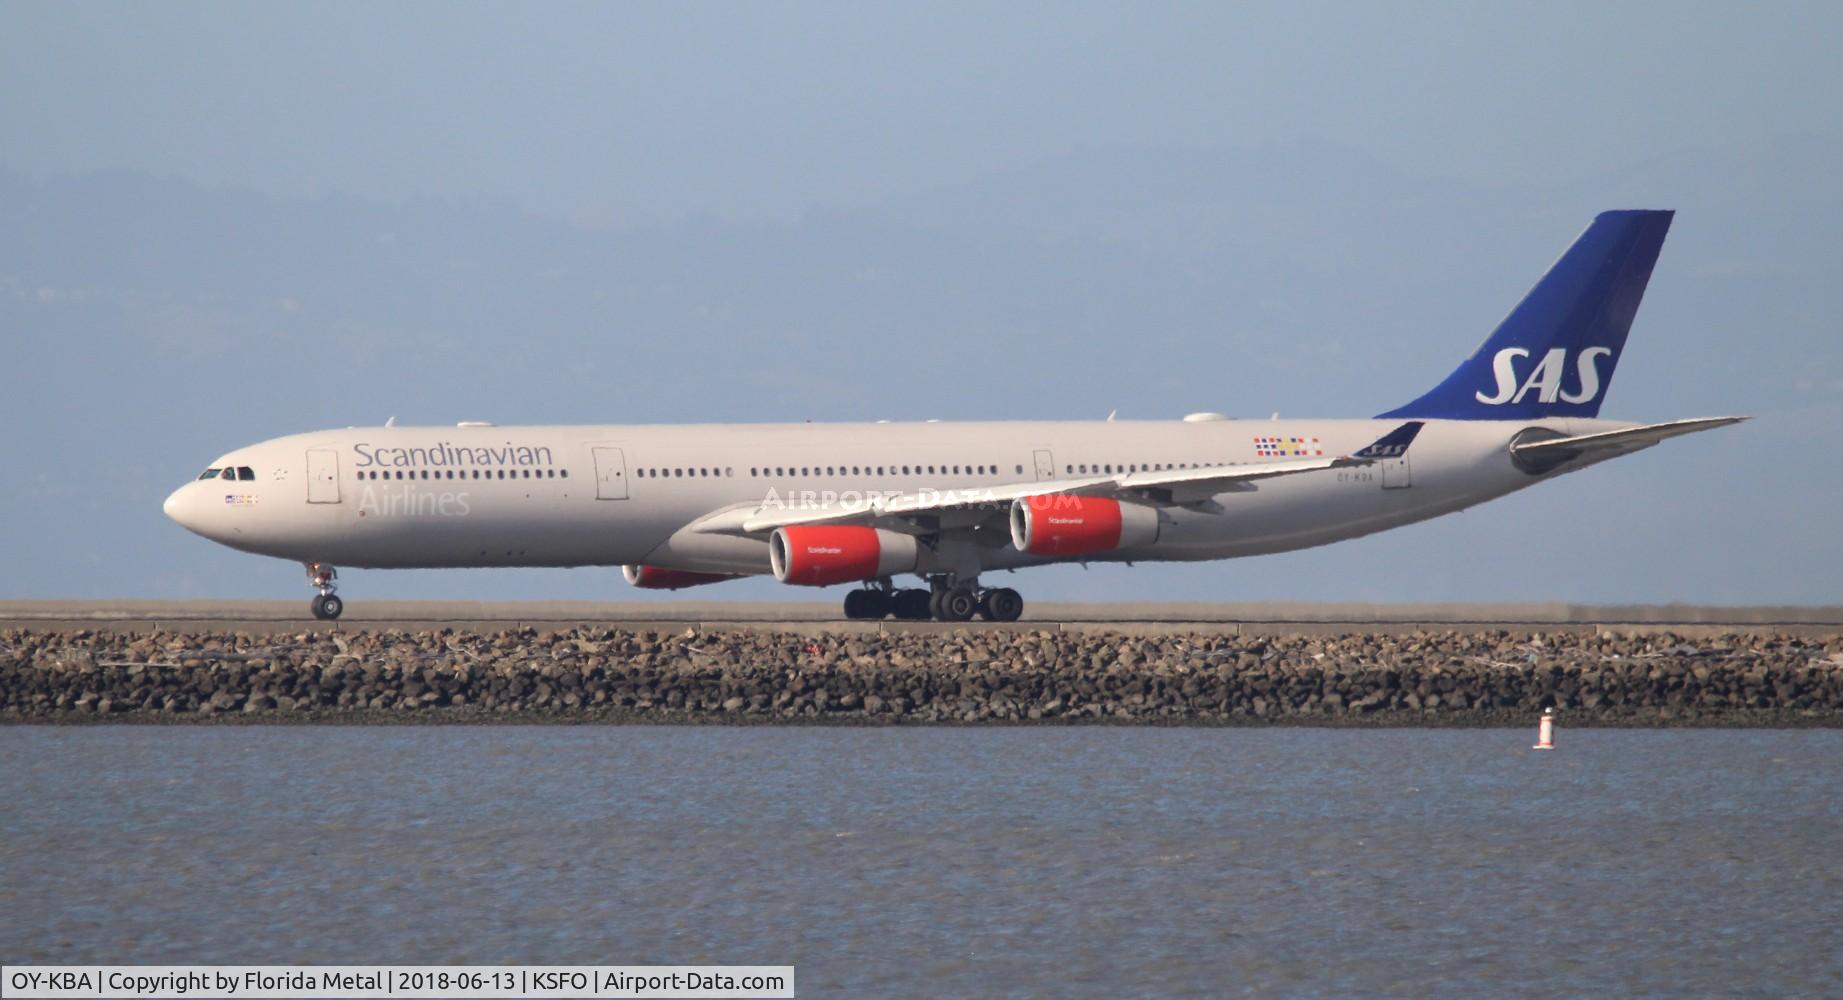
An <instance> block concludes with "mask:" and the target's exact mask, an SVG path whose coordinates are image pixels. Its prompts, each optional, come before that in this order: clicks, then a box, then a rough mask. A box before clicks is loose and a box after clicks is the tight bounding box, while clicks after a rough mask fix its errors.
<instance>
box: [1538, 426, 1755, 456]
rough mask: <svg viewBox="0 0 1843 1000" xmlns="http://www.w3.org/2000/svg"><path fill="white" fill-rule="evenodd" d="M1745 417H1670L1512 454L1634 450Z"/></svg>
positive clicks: (1545, 443)
mask: <svg viewBox="0 0 1843 1000" xmlns="http://www.w3.org/2000/svg"><path fill="white" fill-rule="evenodd" d="M1746 419H1747V418H1746V417H1696V418H1694V419H1691V420H1669V421H1665V422H1664V423H1661V424H1646V425H1644V426H1643V427H1627V428H1625V429H1623V430H1616V431H1601V432H1600V433H1598V434H1580V435H1576V436H1575V437H1563V438H1550V439H1548V440H1546V441H1525V442H1522V443H1519V444H1514V445H1511V446H1510V453H1511V454H1512V455H1515V456H1516V457H1518V458H1534V457H1538V456H1544V455H1570V454H1578V453H1582V452H1589V451H1608V450H1617V451H1631V450H1634V449H1638V448H1649V447H1650V446H1652V445H1654V444H1656V443H1658V442H1659V441H1662V440H1664V439H1665V438H1673V437H1677V436H1678V435H1682V434H1694V433H1696V432H1697V431H1706V430H1713V429H1715V428H1717V427H1726V426H1728V425H1729V424H1738V423H1740V422H1741V421H1743V420H1746Z"/></svg>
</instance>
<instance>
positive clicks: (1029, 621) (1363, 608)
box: [0, 596, 1843, 636]
mask: <svg viewBox="0 0 1843 1000" xmlns="http://www.w3.org/2000/svg"><path fill="white" fill-rule="evenodd" d="M346 607H347V610H346V614H345V616H344V617H343V618H341V619H340V620H339V621H338V622H320V621H316V620H314V619H313V618H312V617H311V616H310V615H309V614H308V611H307V602H306V600H305V599H303V600H300V601H239V600H225V599H199V600H130V599H122V600H32V601H26V600H13V601H0V629H6V628H31V629H109V630H114V631H153V630H157V629H169V630H170V629H187V630H192V631H208V630H220V631H225V630H227V631H247V632H265V633H273V632H298V631H303V630H337V631H354V630H377V629H401V630H406V631H421V630H429V629H442V628H446V629H453V630H457V631H489V630H503V629H509V628H540V629H560V628H570V627H576V626H593V625H616V624H618V625H620V626H622V627H624V628H631V629H653V630H661V631H663V630H676V631H684V630H686V629H693V630H720V629H739V630H749V631H756V630H773V631H785V632H795V633H804V634H816V633H891V632H935V631H951V630H953V629H957V628H974V629H986V630H1008V631H1017V630H1043V629H1051V630H1057V631H1084V632H1086V631H1118V632H1123V633H1128V634H1136V635H1169V634H1174V633H1178V632H1186V633H1197V632H1202V633H1222V634H1239V635H1261V634H1321V635H1322V634H1339V633H1347V632H1353V631H1363V632H1369V633H1393V632H1413V631H1417V630H1424V629H1432V630H1442V631H1445V630H1452V631H1462V632H1474V631H1484V630H1491V629H1498V628H1520V629H1528V628H1531V627H1550V628H1553V629H1555V630H1578V631H1585V632H1603V633H1607V632H1610V633H1616V634H1647V633H1654V632H1666V631H1667V632H1670V633H1672V634H1675V635H1684V636H1697V635H1717V634H1721V633H1723V632H1754V633H1759V632H1776V633H1782V634H1791V635H1812V634H1822V633H1834V632H1836V631H1837V630H1838V629H1839V628H1840V627H1843V607H1838V606H1829V607H1797V606H1747V607H1741V606H1707V605H1681V604H1667V605H1639V604H1633V605H1583V604H1569V603H1564V602H1530V603H1520V604H1482V603H1479V604H1470V603H1446V604H1362V603H1303V602H1259V603H1240V604H1226V603H1225V604H1215V603H1109V604H1077V603H1058V602H1042V603H1037V604H1032V605H1030V606H1029V607H1028V608H1027V609H1026V613H1025V618H1024V620H1023V621H1020V622H1015V623H1010V624H994V623H989V622H970V623H944V622H906V621H895V620H891V619H886V620H883V621H879V622H857V621H846V620H843V619H842V618H841V617H840V615H839V608H838V605H837V604H836V603H835V602H832V601H825V602H818V601H805V602H791V601H790V602H758V603H750V602H728V601H626V602H616V601H608V602H595V601H495V602H481V601H367V600H364V599H362V598H361V597H356V596H355V597H353V598H351V599H350V600H349V601H348V603H347V606H346Z"/></svg>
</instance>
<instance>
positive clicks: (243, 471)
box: [237, 465, 256, 483]
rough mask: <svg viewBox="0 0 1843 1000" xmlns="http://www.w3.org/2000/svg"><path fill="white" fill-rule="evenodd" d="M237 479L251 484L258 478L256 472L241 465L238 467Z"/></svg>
mask: <svg viewBox="0 0 1843 1000" xmlns="http://www.w3.org/2000/svg"><path fill="white" fill-rule="evenodd" d="M237 478H238V479H241V480H243V481H244V482H246V483H247V482H250V481H251V480H254V479H255V478H256V470H255V469H252V468H250V467H249V466H247V465H239V466H237Z"/></svg>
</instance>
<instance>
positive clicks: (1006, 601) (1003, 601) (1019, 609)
mask: <svg viewBox="0 0 1843 1000" xmlns="http://www.w3.org/2000/svg"><path fill="white" fill-rule="evenodd" d="M979 614H980V616H981V617H983V618H985V620H986V621H989V622H1014V621H1017V620H1018V619H1019V618H1021V617H1023V615H1024V598H1023V596H1022V595H1020V594H1019V593H1018V592H1017V591H1015V590H1012V589H1011V588H1010V587H1000V588H998V589H997V590H988V591H986V595H985V598H984V599H983V600H981V601H980V602H979Z"/></svg>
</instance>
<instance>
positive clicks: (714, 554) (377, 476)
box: [166, 419, 1631, 574]
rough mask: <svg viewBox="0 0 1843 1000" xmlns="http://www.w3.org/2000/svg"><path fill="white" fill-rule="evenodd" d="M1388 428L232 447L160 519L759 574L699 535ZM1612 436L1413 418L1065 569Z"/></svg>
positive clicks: (756, 433)
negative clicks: (1333, 464) (1139, 542)
mask: <svg viewBox="0 0 1843 1000" xmlns="http://www.w3.org/2000/svg"><path fill="white" fill-rule="evenodd" d="M1399 424H1400V421H1397V420H1287V421H1280V420H1272V421H1268V420H1261V421H1242V420H1226V419H1209V420H1189V421H1093V422H1088V421H1083V422H1006V423H867V424H762V425H750V424H742V425H685V426H618V425H617V426H557V427H493V426H465V425H464V426H458V427H362V428H348V429H345V430H332V431H320V432H315V433H310V434H298V435H293V436H289V437H283V438H276V439H273V440H270V441H265V442H262V443H260V444H255V445H251V446H249V447H246V448H240V449H237V450H236V451H233V452H231V453H230V454H227V455H225V456H224V457H222V458H220V459H219V460H218V461H217V462H215V463H213V466H212V467H213V468H214V469H218V468H228V469H237V468H247V469H249V470H251V471H252V472H253V476H252V477H251V478H248V479H244V478H238V479H235V480H228V479H225V478H222V477H221V476H219V477H215V478H210V479H200V480H196V481H194V482H191V483H188V484H186V485H185V486H182V487H181V488H180V489H179V490H177V491H176V492H174V494H173V495H172V496H171V497H170V498H169V499H168V500H167V503H166V510H167V513H168V514H170V515H171V516H172V517H173V518H174V519H175V520H178V521H179V522H180V523H182V524H184V525H185V526H186V527H187V528H189V529H190V530H192V531H194V532H197V533H198V534H200V535H204V536H206V537H208V538H211V539H213V540H215V541H218V542H221V543H223V544H225V545H228V546H231V547H233V548H236V549H240V550H243V551H247V552H254V553H260V554H262V555H268V556H275V557H279V558H284V559H292V560H297V561H300V562H304V563H327V564H337V565H339V566H351V567H373V568H413V567H484V566H590V565H640V564H645V565H652V566H659V567H663V568H670V569H681V570H688V571H699V572H711V573H737V574H765V573H767V572H769V556H768V545H767V543H766V541H765V540H763V539H762V538H758V537H740V536H738V535H734V534H723V533H706V532H700V531H698V530H697V529H696V525H697V524H698V522H700V521H703V520H705V519H707V518H709V517H711V516H713V515H715V514H719V513H722V512H726V511H735V510H737V509H747V510H755V509H757V508H763V507H767V508H769V509H774V508H775V507H776V505H780V506H783V507H794V508H799V507H813V506H824V505H827V504H837V503H840V502H847V503H848V502H851V498H852V497H853V496H862V495H866V494H871V493H879V492H881V493H898V492H899V493H915V492H916V491H922V490H943V491H945V490H954V491H969V490H970V491H977V490H980V489H983V488H994V487H1002V486H1008V485H1012V484H1017V483H1029V482H1037V481H1051V480H1056V479H1073V478H1081V477H1084V476H1087V475H1091V474H1100V473H1103V472H1105V473H1114V472H1116V471H1139V470H1142V469H1168V468H1173V467H1179V468H1181V467H1185V466H1191V467H1195V466H1220V465H1241V464H1257V463H1263V462H1272V461H1274V460H1276V458H1288V457H1295V456H1300V455H1311V454H1313V453H1322V454H1323V455H1327V456H1336V455H1348V454H1351V453H1352V452H1354V451H1357V450H1358V449H1361V448H1363V447H1364V446H1365V445H1367V444H1369V443H1370V442H1372V441H1374V440H1376V439H1377V438H1378V437H1379V436H1381V435H1383V434H1385V433H1387V432H1388V431H1389V430H1390V428H1392V427H1395V426H1397V425H1399ZM1628 426H1631V425H1629V424H1625V423H1618V422H1612V421H1604V420H1583V419H1544V420H1519V421H1487V420H1430V421H1427V422H1426V426H1425V428H1424V429H1423V430H1422V432H1421V434H1420V436H1419V438H1418V439H1417V440H1416V441H1415V442H1414V444H1413V446H1412V448H1411V450H1410V453H1409V455H1408V456H1407V457H1406V458H1401V459H1389V460H1383V461H1378V462H1376V463H1375V464H1371V465H1366V466H1359V467H1354V468H1338V469H1324V470H1321V471H1315V472H1310V473H1306V474H1300V475H1294V476H1288V477H1285V478H1280V479H1272V480H1263V481H1260V482H1256V483H1250V484H1245V485H1242V486H1240V487H1238V488H1236V489H1234V490H1232V491H1230V492H1225V493H1222V494H1219V495H1217V496H1215V497H1214V498H1213V499H1212V500H1211V501H1210V502H1207V503H1203V504H1195V505H1191V506H1187V507H1173V508H1169V509H1167V510H1166V511H1165V512H1164V515H1165V517H1166V521H1165V522H1164V526H1163V528H1162V530H1161V531H1160V532H1159V534H1158V538H1157V541H1156V542H1155V543H1152V544H1150V545H1146V546H1141V547H1136V548H1122V549H1118V550H1115V551H1112V552H1109V553H1105V554H1099V555H1087V556H1083V557H1082V558H1083V559H1084V560H1086V559H1096V560H1099V559H1111V560H1201V559H1225V558H1233V557H1237V556H1249V555H1259V554H1263V553H1272V552H1282V551H1287V550H1290V549H1299V548H1306V547H1309V546H1315V545H1323V544H1326V543H1328V542H1335V541H1339V540H1341V539H1346V538H1354V537H1357V536H1359V535H1366V534H1370V533H1372V532H1376V531H1381V530H1384V529H1386V528H1392V527H1396V526H1399V525H1403V524H1409V523H1412V522H1415V521H1421V520H1425V519H1427V518H1430V517H1436V516H1438V515H1441V514H1445V513H1449V512H1452V511H1455V510H1459V509H1462V508H1465V507H1469V506H1471V505H1473V504H1477V503H1480V502H1482V501H1485V500H1490V499H1493V498H1495V497H1499V496H1502V495H1504V494H1507V493H1510V492H1513V491H1515V490H1518V489H1521V488H1522V487H1525V486H1529V485H1532V484H1533V483H1536V482H1538V481H1541V480H1542V479H1546V478H1551V477H1552V476H1554V475H1557V474H1559V473H1560V472H1564V471H1571V470H1573V469H1575V468H1579V467H1582V466H1584V465H1586V464H1591V462H1592V461H1593V459H1592V458H1583V459H1581V460H1579V461H1574V462H1570V463H1567V464H1565V465H1562V466H1561V467H1560V468H1559V469H1557V470H1556V471H1554V472H1549V473H1546V474H1543V475H1532V474H1530V473H1528V472H1525V471H1522V470H1521V469H1519V468H1517V467H1516V465H1515V464H1513V463H1512V461H1511V457H1510V454H1509V451H1508V446H1509V444H1510V442H1511V440H1512V439H1513V438H1514V437H1515V436H1516V435H1518V434H1519V433H1520V432H1523V431H1525V430H1527V429H1529V428H1532V427H1541V428H1546V429H1548V430H1552V431H1555V432H1559V433H1561V434H1564V435H1575V434H1586V433H1593V432H1597V431H1602V430H1609V429H1616V428H1622V427H1628ZM1274 438H1278V439H1279V443H1278V448H1277V451H1278V454H1277V455H1276V446H1275V444H1274V442H1273V441H1272V440H1271V439H1274ZM1261 439H1269V440H1266V441H1263V440H1261ZM1294 439H1298V440H1297V441H1295V440H1294ZM963 549H964V550H963V551H958V552H955V553H951V554H946V553H937V554H934V555H928V554H924V562H923V565H922V567H921V569H922V570H924V571H925V570H927V569H929V568H930V567H931V566H941V567H945V566H947V565H948V562H949V561H951V562H952V563H953V564H954V565H956V566H957V567H958V568H959V569H960V570H962V571H965V570H969V569H970V570H972V571H974V572H977V571H978V570H979V569H1003V568H1010V567H1018V566H1028V565H1038V564H1041V563H1044V562H1046V561H1053V560H1046V559H1044V558H1042V557H1037V556H1032V555H1029V554H1025V553H1020V552H1019V551H1017V549H1016V548H1014V547H1012V546H1011V545H1009V544H1002V543H998V542H994V541H991V540H988V541H986V542H984V543H982V544H979V545H977V546H971V547H970V548H968V547H964V546H963ZM969 552H970V554H969ZM930 559H935V560H938V561H937V562H933V563H931V562H930V561H929V560H930ZM969 560H971V563H970V564H969Z"/></svg>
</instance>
